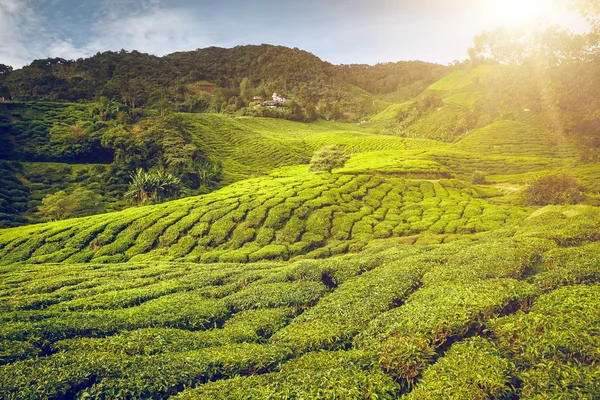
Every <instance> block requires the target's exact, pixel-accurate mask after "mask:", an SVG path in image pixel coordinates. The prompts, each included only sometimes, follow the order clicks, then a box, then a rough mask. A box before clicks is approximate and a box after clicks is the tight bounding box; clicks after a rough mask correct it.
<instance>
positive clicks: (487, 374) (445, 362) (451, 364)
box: [407, 337, 513, 400]
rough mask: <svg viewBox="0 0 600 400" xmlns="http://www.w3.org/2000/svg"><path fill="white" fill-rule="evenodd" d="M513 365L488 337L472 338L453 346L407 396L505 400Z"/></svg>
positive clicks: (508, 392) (508, 393) (509, 390)
mask: <svg viewBox="0 0 600 400" xmlns="http://www.w3.org/2000/svg"><path fill="white" fill-rule="evenodd" d="M511 367H512V366H511V364H510V362H509V361H507V360H506V359H504V358H502V357H500V356H498V351H497V350H496V349H495V348H494V346H493V345H492V344H491V343H490V342H488V341H487V340H485V339H482V338H478V337H477V338H473V339H469V340H467V341H465V342H461V343H458V344H455V345H453V346H452V347H451V348H450V350H449V351H448V352H447V353H446V354H445V355H444V357H442V358H441V359H440V360H439V361H438V362H437V363H436V364H435V365H434V366H432V367H430V368H429V369H427V370H426V371H425V373H424V374H423V379H422V380H421V381H420V382H419V384H418V385H417V387H416V389H415V390H413V391H412V392H411V393H410V394H409V395H408V396H407V400H408V399H447V398H452V399H505V398H510V397H509V396H510V395H511V394H512V391H513V389H512V388H511V382H510V373H511V372H512V371H511V369H512V368H511Z"/></svg>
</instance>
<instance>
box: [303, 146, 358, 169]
mask: <svg viewBox="0 0 600 400" xmlns="http://www.w3.org/2000/svg"><path fill="white" fill-rule="evenodd" d="M349 159H350V156H349V155H348V153H347V152H346V151H344V150H343V149H342V148H341V147H340V146H338V145H332V146H326V147H323V148H322V149H321V150H318V151H316V152H315V153H314V154H313V157H312V159H311V160H310V167H309V168H308V170H309V171H327V172H331V170H332V169H334V168H342V167H343V166H344V165H345V164H346V161H348V160H349Z"/></svg>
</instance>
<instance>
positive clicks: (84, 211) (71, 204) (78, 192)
mask: <svg viewBox="0 0 600 400" xmlns="http://www.w3.org/2000/svg"><path fill="white" fill-rule="evenodd" d="M104 211H105V209H104V205H103V203H102V196H100V195H99V194H97V193H95V192H93V191H91V190H88V189H85V188H81V187H79V188H77V189H75V190H74V191H73V192H72V193H71V194H67V193H66V192H65V191H62V190H61V191H59V192H56V193H54V194H49V195H47V196H46V197H44V199H42V205H41V206H39V207H38V212H37V213H38V215H39V216H40V217H42V219H45V220H59V219H65V218H74V217H84V216H86V215H92V214H98V213H102V212H104Z"/></svg>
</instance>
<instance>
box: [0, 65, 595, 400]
mask: <svg viewBox="0 0 600 400" xmlns="http://www.w3.org/2000/svg"><path fill="white" fill-rule="evenodd" d="M488 73H489V70H488V69H486V68H478V69H475V70H473V71H468V72H458V73H455V74H452V75H450V76H448V77H446V78H444V79H443V80H442V81H440V82H438V83H436V84H434V85H433V86H432V87H430V88H429V89H428V91H427V92H426V93H424V94H423V95H422V97H419V98H417V99H415V100H414V102H412V101H411V102H408V103H403V104H396V105H392V106H390V108H388V109H387V110H386V111H385V112H383V113H381V114H379V116H377V117H376V118H374V121H372V122H369V123H365V124H343V123H337V122H331V121H320V122H316V123H311V124H300V123H296V122H290V121H283V120H276V119H266V118H248V117H241V118H232V117H228V116H224V115H211V114H181V115H180V117H181V118H182V119H183V120H184V122H185V124H183V125H184V126H185V129H186V134H189V139H190V142H191V143H193V144H194V145H195V146H197V147H198V148H199V149H201V150H202V153H203V154H206V155H208V156H210V157H212V158H218V159H219V160H221V161H222V163H223V174H224V181H223V182H224V183H223V186H224V187H222V188H220V189H219V190H216V191H214V192H212V193H209V194H205V195H202V196H194V197H188V198H184V199H180V200H175V201H170V202H166V203H163V204H155V205H149V206H143V207H131V208H129V209H126V210H124V211H119V212H112V213H106V214H100V215H96V216H90V217H85V218H78V219H69V220H63V221H55V222H49V223H44V224H37V225H29V226H25V227H18V228H10V229H0V319H1V321H2V324H1V325H0V398H2V399H87V398H90V399H138V398H139V399H167V398H172V399H211V400H212V399H313V398H325V399H396V398H401V399H423V400H430V399H536V400H540V399H592V398H596V397H597V394H598V393H600V384H599V382H600V354H599V353H598V351H597V349H598V348H599V347H600V316H599V314H598V312H597V310H598V307H600V300H599V299H600V256H599V255H600V234H599V231H598V226H600V208H598V207H597V205H598V204H599V203H598V202H599V200H600V169H599V168H598V164H597V163H593V162H586V163H584V162H582V161H581V160H579V159H578V158H576V155H575V153H574V151H573V148H572V142H570V141H568V140H566V139H565V138H564V137H562V136H561V135H558V134H556V133H552V132H553V131H551V130H549V129H546V128H543V127H542V126H539V125H537V124H536V122H535V120H533V119H529V120H528V119H526V118H523V119H521V118H514V119H504V118H497V119H489V120H487V121H485V120H484V119H482V122H481V126H476V125H473V126H471V125H469V126H470V128H469V129H467V130H465V131H462V133H460V134H459V135H455V133H456V132H458V131H452V132H453V133H452V132H451V133H452V134H448V135H446V134H447V133H448V132H450V131H449V130H448V129H447V128H448V126H449V125H448V124H447V123H454V122H456V120H458V119H460V118H462V117H463V116H465V115H468V113H469V112H470V111H469V110H470V109H471V106H472V104H470V103H469V102H470V101H471V100H470V99H472V98H473V96H477V82H478V79H481V78H482V77H484V76H486V74H488ZM432 93H436V94H437V95H439V96H440V98H441V99H442V100H443V105H441V106H440V107H439V108H438V109H434V110H431V109H428V110H425V111H419V109H417V108H411V107H413V105H414V104H416V103H418V102H419V101H422V99H423V98H429V99H432V97H427V96H430V95H431V94H432ZM433 99H435V98H433ZM399 110H402V111H407V110H409V111H410V110H412V111H411V112H416V111H418V112H419V113H421V114H419V116H420V119H419V120H418V121H417V123H416V124H413V125H412V128H410V129H413V130H414V131H410V130H409V129H407V130H406V131H404V132H401V133H402V135H399V134H398V135H387V134H384V133H385V132H388V133H390V131H389V130H387V127H388V125H386V124H389V123H390V121H392V120H393V119H394V118H396V115H397V113H398V111H399ZM414 110H416V111H414ZM456 110H460V112H459V113H455V111H456ZM450 114H452V115H453V117H452V118H455V119H453V120H451V121H448V120H447V119H446V116H447V115H450ZM415 115H416V114H415ZM399 123H400V122H398V121H395V122H394V121H392V122H391V124H392V125H394V126H397V125H398V124H399ZM477 123H479V122H477ZM419 124H420V125H419ZM384 128H385V129H384ZM411 132H413V133H414V134H413V133H411ZM438 133H440V135H438ZM419 135H420V136H421V137H416V136H419ZM444 135H446V136H444ZM407 136H413V137H407ZM186 138H187V136H186ZM435 138H437V139H444V140H445V141H446V142H442V141H438V140H432V139H435ZM330 144H337V145H339V146H341V147H342V148H344V149H345V150H347V151H348V153H350V159H349V160H348V161H347V162H346V164H345V165H344V166H343V167H341V168H337V169H334V170H333V171H332V172H331V173H329V172H309V171H308V165H306V163H307V162H308V160H309V159H310V156H311V155H312V154H313V152H314V151H315V150H317V149H320V148H322V147H323V146H325V145H330ZM38 167H40V166H38V165H33V164H29V165H25V167H24V168H22V169H21V170H19V169H18V168H16V167H14V166H13V165H12V164H6V165H4V167H3V168H4V169H5V170H6V171H9V172H10V174H11V177H10V178H5V179H4V181H5V182H7V183H8V184H10V186H7V188H8V190H3V191H1V192H0V194H1V195H2V196H0V201H1V199H4V198H8V196H9V195H10V196H14V197H18V198H21V197H25V196H26V193H27V191H26V187H25V185H24V182H23V179H22V177H23V176H26V177H28V176H32V172H33V176H35V172H36V168H38ZM40 168H41V167H40ZM80 170H83V169H82V168H73V169H71V170H70V171H71V172H70V174H71V175H69V177H68V179H64V180H63V181H61V182H56V185H67V184H74V183H76V181H77V179H79V178H81V176H83V175H84V174H88V175H93V173H90V171H92V170H91V169H89V168H88V169H86V171H87V172H85V173H79V171H80ZM65 171H66V170H65ZM564 172H567V173H569V174H570V175H572V176H574V177H575V178H577V179H578V180H579V182H580V183H581V184H582V185H583V186H585V187H586V189H587V192H586V194H587V198H586V199H585V203H586V204H582V205H570V206H546V207H533V206H526V205H525V203H524V201H523V199H522V196H521V192H522V191H523V190H524V188H525V187H526V185H527V184H529V183H530V182H531V181H532V180H533V179H535V178H536V177H539V176H544V175H548V174H554V173H564ZM107 175H110V173H107ZM88 178H90V180H92V179H91V177H88ZM82 179H83V178H82ZM86 179H87V178H86ZM0 204H4V203H0ZM19 204H20V207H25V200H20V201H19Z"/></svg>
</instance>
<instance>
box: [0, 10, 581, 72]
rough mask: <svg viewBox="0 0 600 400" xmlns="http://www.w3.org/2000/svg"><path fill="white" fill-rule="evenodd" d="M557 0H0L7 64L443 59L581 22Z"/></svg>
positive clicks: (1, 52) (1, 57)
mask: <svg viewBox="0 0 600 400" xmlns="http://www.w3.org/2000/svg"><path fill="white" fill-rule="evenodd" d="M551 1H552V0H395V1H394V0H371V1H368V0H302V1H289V0H221V1H203V0H0V63H3V64H9V65H13V66H15V67H20V66H22V65H25V64H28V63H30V62H31V61H32V60H34V59H36V58H47V57H63V58H67V59H76V58H80V57H87V56H91V55H93V54H95V53H97V52H101V51H106V50H120V49H126V50H139V51H142V52H147V53H151V54H156V55H164V54H169V53H173V52H176V51H186V50H194V49H196V48H203V47H208V46H221V47H233V46H236V45H244V44H261V43H270V44H278V45H284V46H289V47H298V48H300V49H303V50H307V51H310V52H312V53H314V54H316V55H317V56H319V57H320V58H322V59H323V60H326V61H329V62H332V63H335V64H340V63H366V64H375V63H378V62H387V61H401V60H424V61H431V62H439V63H443V64H446V63H448V62H451V61H453V60H457V59H459V60H462V59H465V58H466V57H467V53H466V50H467V48H468V47H469V46H470V45H471V43H472V40H473V37H474V36H475V35H477V34H478V33H480V32H481V31H483V30H486V29H487V30H489V29H492V28H494V27H496V26H500V25H511V24H513V23H515V22H524V21H528V20H530V19H531V18H533V17H536V18H538V19H544V20H550V21H551V22H553V23H559V24H562V25H564V26H568V27H572V28H574V29H582V28H581V27H582V26H583V25H582V23H581V20H580V19H579V18H578V17H577V16H575V15H573V14H569V13H568V12H565V11H558V10H556V9H553V8H550V7H546V4H549V3H550V2H551Z"/></svg>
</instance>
